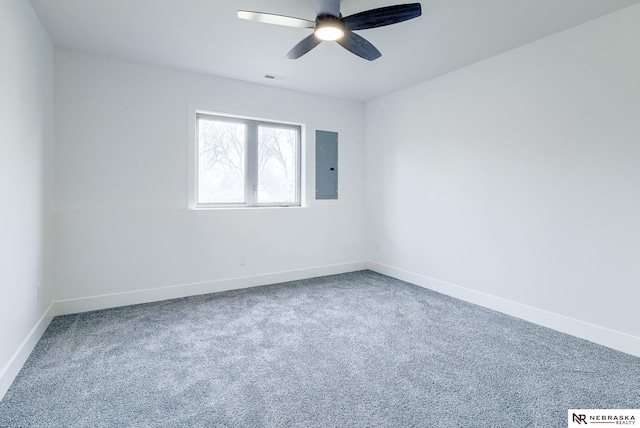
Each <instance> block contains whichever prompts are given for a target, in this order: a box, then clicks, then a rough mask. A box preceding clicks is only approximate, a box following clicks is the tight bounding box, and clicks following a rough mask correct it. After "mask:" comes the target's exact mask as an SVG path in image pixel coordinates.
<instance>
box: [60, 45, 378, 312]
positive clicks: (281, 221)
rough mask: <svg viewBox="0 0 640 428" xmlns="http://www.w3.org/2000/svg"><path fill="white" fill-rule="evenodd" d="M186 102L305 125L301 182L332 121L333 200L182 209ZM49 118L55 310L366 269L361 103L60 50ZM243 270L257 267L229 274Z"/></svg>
mask: <svg viewBox="0 0 640 428" xmlns="http://www.w3.org/2000/svg"><path fill="white" fill-rule="evenodd" d="M193 106H201V107H210V108H212V109H216V110H222V111H223V112H225V111H229V112H231V113H244V114H246V115H249V116H258V117H263V118H273V119H286V120H295V121H299V122H304V123H307V125H308V129H307V131H308V132H307V137H308V138H307V144H306V145H307V153H306V160H307V162H308V164H309V166H310V168H308V169H307V171H306V174H305V177H306V179H307V186H306V189H307V191H308V192H313V186H314V182H313V179H314V170H313V168H312V166H313V160H314V144H313V136H314V135H315V130H316V129H323V130H330V131H337V132H338V133H339V139H340V142H339V162H340V169H339V174H340V183H339V192H340V199H339V200H337V201H314V200H313V198H311V201H310V206H308V207H304V208H276V209H245V210H242V209H235V210H209V211H193V210H188V209H187V199H188V198H187V196H188V195H187V187H188V186H187V183H188V182H187V180H188V177H187V148H188V144H190V142H189V141H188V122H187V120H188V111H189V109H190V108H192V107H193ZM56 115H57V118H56V220H55V221H56V223H55V225H56V239H55V242H56V244H55V245H56V247H55V248H56V277H55V280H56V300H58V301H61V303H60V306H59V308H60V311H61V312H72V311H77V310H86V309H94V308H96V307H104V306H111V305H118V304H127V303H134V302H141V301H149V300H153V299H156V298H158V299H159V298H167V297H174V296H179V295H186V294H191V293H199V292H202V293H204V292H207V291H215V290H219V289H225V288H233V287H236V286H241V285H252V284H258V283H265V282H272V281H278V280H282V279H291V278H298V277H304V276H310V275H316V274H323V273H332V272H339V271H347V270H353V269H358V268H362V267H364V266H365V264H364V263H363V262H362V261H363V260H365V259H366V244H365V242H366V235H365V233H366V224H365V220H366V211H365V206H364V193H363V191H362V189H363V188H364V169H365V161H364V155H363V152H364V105H363V104H361V103H355V102H348V101H342V100H338V99H331V98H325V97H320V96H315V95H309V94H304V93H300V92H294V91H287V90H282V89H278V88H273V87H267V86H262V85H255V84H248V83H243V82H239V81H234V80H229V79H223V78H217V77H212V76H206V75H202V74H196V73H188V72H184V71H176V70H170V69H166V68H160V67H153V66H148V65H142V64H137V63H132V62H125V61H121V60H115V59H110V58H106V57H100V56H92V55H89V54H84V53H79V52H74V51H66V50H58V51H57V54H56ZM241 255H245V256H246V257H247V265H246V266H240V264H239V257H240V256H241ZM318 268H320V269H318ZM292 271H293V272H292ZM283 272H284V274H283ZM273 274H276V275H273ZM247 276H251V277H254V278H253V279H252V280H248V281H243V282H242V283H240V282H237V281H236V282H234V281H225V280H227V279H230V278H239V277H247ZM220 281H222V282H220ZM181 286H185V287H181ZM163 287H175V288H170V289H165V290H157V289H158V288H163ZM113 294H116V296H111V297H98V298H95V297H96V296H103V295H113Z"/></svg>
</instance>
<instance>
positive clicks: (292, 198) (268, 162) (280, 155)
mask: <svg viewBox="0 0 640 428" xmlns="http://www.w3.org/2000/svg"><path fill="white" fill-rule="evenodd" d="M297 162H298V131H297V129H295V128H284V127H269V126H259V127H258V194H257V198H258V203H259V204H268V203H295V202H296V186H297V175H296V169H297Z"/></svg>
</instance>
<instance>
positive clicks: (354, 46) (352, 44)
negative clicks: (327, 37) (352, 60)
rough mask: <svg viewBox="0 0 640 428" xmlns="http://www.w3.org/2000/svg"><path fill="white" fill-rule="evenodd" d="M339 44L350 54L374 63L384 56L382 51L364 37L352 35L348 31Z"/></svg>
mask: <svg viewBox="0 0 640 428" xmlns="http://www.w3.org/2000/svg"><path fill="white" fill-rule="evenodd" d="M337 42H338V43H339V44H340V46H342V47H343V48H345V49H346V50H348V51H349V52H351V53H353V54H356V55H358V56H359V57H360V58H364V59H366V60H369V61H373V60H374V59H378V58H380V57H381V56H382V54H381V53H380V51H379V50H378V49H376V47H375V46H373V45H372V44H371V43H369V42H368V41H367V40H366V39H365V38H364V37H361V36H359V35H357V34H356V33H352V32H351V31H347V32H346V33H345V34H344V37H343V38H342V39H340V40H337Z"/></svg>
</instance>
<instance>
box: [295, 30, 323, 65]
mask: <svg viewBox="0 0 640 428" xmlns="http://www.w3.org/2000/svg"><path fill="white" fill-rule="evenodd" d="M320 43H321V40H319V39H318V38H317V37H316V36H314V35H313V34H311V35H310V36H307V37H305V38H304V39H302V40H301V41H300V43H298V44H297V45H295V46H294V47H293V48H291V50H290V51H289V53H288V54H287V58H289V59H298V58H300V57H301V56H302V55H304V54H306V53H307V52H309V51H310V50H311V49H313V48H315V47H316V46H318V45H319V44H320Z"/></svg>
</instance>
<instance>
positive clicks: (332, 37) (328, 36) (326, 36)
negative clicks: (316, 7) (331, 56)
mask: <svg viewBox="0 0 640 428" xmlns="http://www.w3.org/2000/svg"><path fill="white" fill-rule="evenodd" d="M313 34H315V36H316V37H317V38H318V39H320V40H322V41H324V42H335V41H336V40H340V39H341V38H343V37H344V23H343V22H342V21H341V20H340V19H338V18H336V17H335V16H324V17H318V20H317V22H316V29H315V30H314V31H313Z"/></svg>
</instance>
